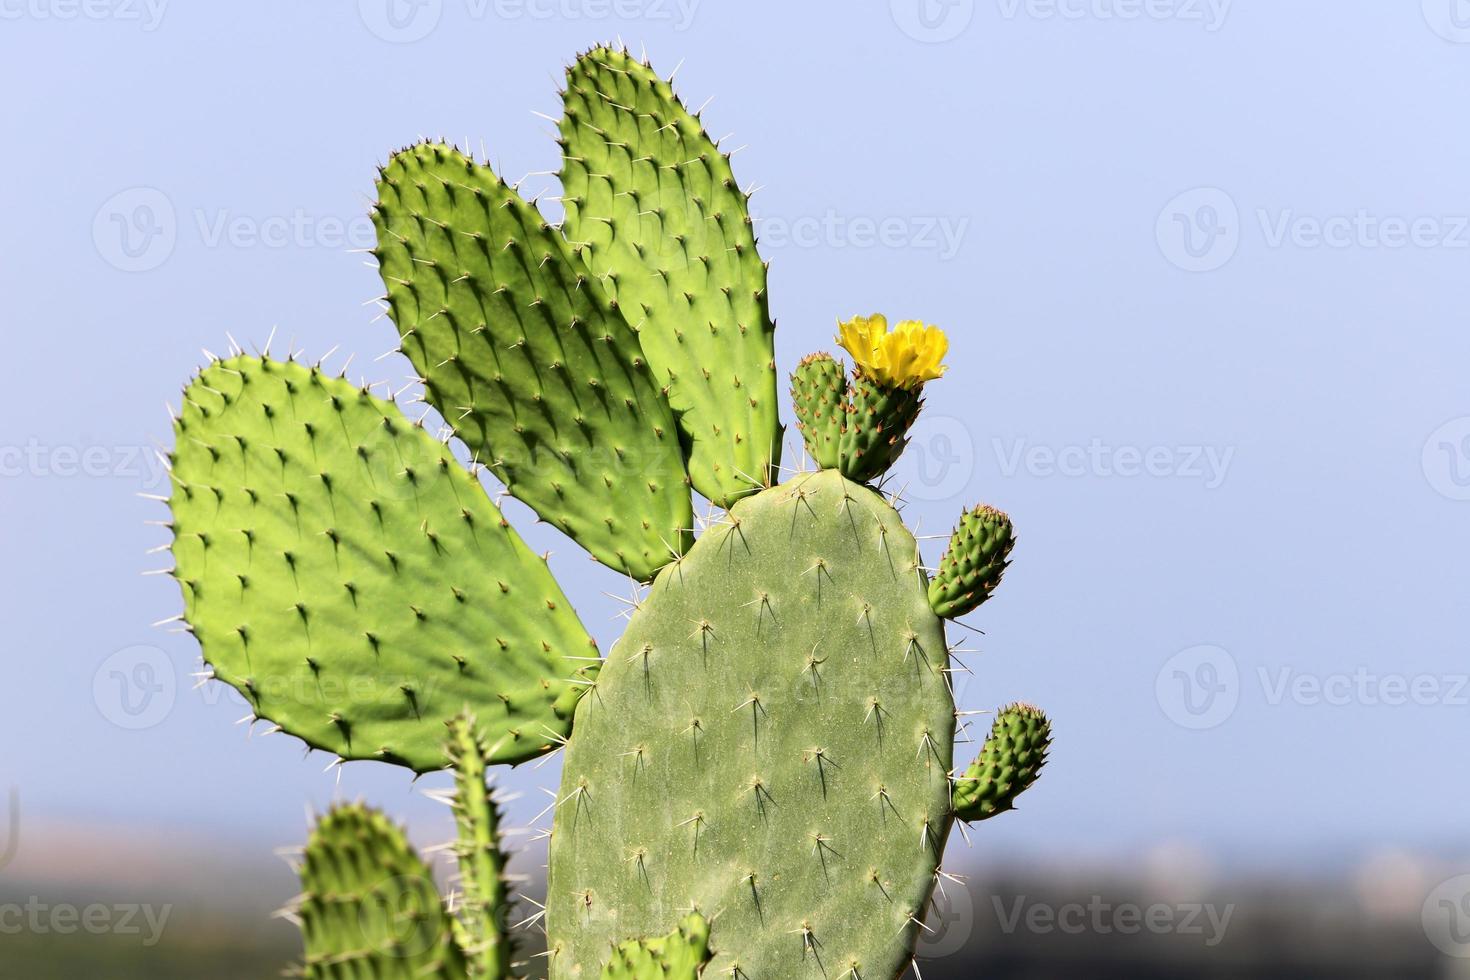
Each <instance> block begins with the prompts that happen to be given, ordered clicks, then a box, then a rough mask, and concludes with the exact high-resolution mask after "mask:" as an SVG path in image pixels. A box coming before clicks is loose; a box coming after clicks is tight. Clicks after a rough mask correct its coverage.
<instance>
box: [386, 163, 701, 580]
mask: <svg viewBox="0 0 1470 980" xmlns="http://www.w3.org/2000/svg"><path fill="white" fill-rule="evenodd" d="M373 220H374V223H375V224H376V226H377V229H378V247H377V248H376V249H375V250H374V253H373V254H374V255H375V256H376V257H377V259H378V261H379V263H380V267H381V272H382V276H383V282H384V284H385V285H386V286H387V302H388V304H389V309H390V310H391V312H392V314H393V322H394V323H396V324H397V325H398V332H399V337H400V345H401V349H402V350H403V352H404V353H406V354H407V355H408V357H409V359H410V360H411V361H412V362H413V365H414V367H415V368H416V369H417V370H418V371H419V373H420V375H421V376H422V377H423V379H424V381H423V383H424V391H425V394H426V396H427V398H428V400H429V401H430V403H431V404H433V406H434V407H435V408H437V409H438V410H439V412H440V414H442V415H443V416H444V418H445V419H446V420H448V421H449V422H450V424H452V425H453V426H454V427H455V432H456V434H457V435H459V437H460V438H461V439H463V440H464V442H465V444H466V445H467V446H469V447H470V449H471V450H472V451H474V452H475V453H476V454H477V455H478V458H479V459H480V460H482V461H483V462H484V463H485V464H486V465H487V466H489V468H490V469H491V470H492V471H493V472H494V473H495V475H496V476H498V477H499V478H500V479H501V480H503V481H504V482H505V485H506V488H507V489H508V490H510V492H511V493H513V494H514V495H515V496H517V497H519V498H520V499H521V500H523V501H525V502H526V503H527V504H529V505H530V506H531V507H532V508H534V509H535V511H536V513H538V514H540V515H541V517H542V518H543V519H544V520H546V521H549V522H550V523H552V524H554V525H555V526H556V527H558V528H559V529H561V530H562V531H565V532H566V533H567V534H569V535H571V536H572V537H573V538H576V539H577V541H578V542H579V543H580V544H581V545H582V546H583V547H584V548H586V549H587V550H588V551H590V552H591V553H592V555H593V556H594V557H596V558H598V559H599V560H601V561H603V562H605V563H606V564H608V565H610V566H612V567H613V568H616V569H618V570H619V571H626V572H627V573H628V574H629V575H632V576H634V577H636V578H640V579H644V578H648V577H649V576H650V575H651V574H652V573H653V571H654V570H656V569H657V568H658V567H659V566H661V565H663V564H664V563H665V562H667V561H669V560H670V558H672V557H674V556H676V555H677V554H679V553H680V552H682V551H683V549H684V545H685V543H686V542H685V537H686V536H687V535H688V531H687V530H686V529H687V528H689V527H690V525H691V524H692V517H691V510H690V502H689V490H688V487H687V484H686V480H687V477H686V476H685V472H684V461H683V458H682V457H681V455H680V452H679V446H678V438H677V434H676V432H675V428H674V416H673V412H672V410H671V408H670V406H669V404H668V401H667V400H666V399H665V398H664V397H663V396H662V394H661V393H660V392H659V389H658V386H657V385H655V383H654V379H653V376H652V375H651V374H650V373H649V371H648V368H647V366H646V365H645V363H644V361H643V357H644V355H643V354H642V352H641V351H640V350H639V338H638V337H637V336H636V335H635V334H634V333H633V331H632V330H631V329H629V327H628V325H627V324H626V323H624V322H623V319H622V317H620V316H619V315H618V314H617V312H616V311H614V310H613V309H612V308H611V306H610V303H609V300H608V298H607V297H606V296H605V295H604V293H603V290H602V287H601V286H600V285H599V283H598V282H597V280H596V279H595V278H594V277H592V276H590V275H588V274H587V272H586V270H585V268H584V267H583V266H582V265H581V263H580V262H579V261H578V260H577V259H576V258H575V257H574V256H573V255H572V253H571V248H570V246H569V245H568V244H567V243H566V242H565V241H564V240H563V239H562V238H561V236H560V235H559V234H557V232H556V231H555V230H554V229H552V228H551V227H550V226H549V225H547V223H546V219H545V218H543V217H542V216H541V214H540V213H539V212H538V211H537V210H536V209H535V208H534V207H533V206H531V205H530V204H528V203H526V202H525V201H523V200H522V199H521V197H520V195H518V194H517V193H516V192H515V191H514V190H512V189H511V188H509V187H507V186H506V185H505V184H504V183H503V182H502V181H501V180H500V179H499V178H498V177H497V176H496V175H495V174H494V173H493V172H491V170H490V168H488V167H482V166H480V165H478V164H476V163H475V162H473V161H472V160H470V159H468V158H466V157H465V156H464V155H463V154H461V153H459V152H458V151H457V150H455V149H454V148H453V147H449V146H445V145H443V144H431V143H424V144H419V145H417V146H412V147H409V148H408V149H406V150H403V151H401V152H400V153H398V154H396V155H394V157H393V159H392V161H391V162H390V163H389V164H388V166H387V167H386V168H384V169H383V171H382V172H381V175H380V177H379V180H378V204H377V206H376V207H375V208H374V209H373ZM627 515H637V516H638V517H639V518H641V520H637V521H635V520H633V519H632V518H631V517H629V516H627Z"/></svg>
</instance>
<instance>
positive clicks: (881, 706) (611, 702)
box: [547, 470, 955, 980]
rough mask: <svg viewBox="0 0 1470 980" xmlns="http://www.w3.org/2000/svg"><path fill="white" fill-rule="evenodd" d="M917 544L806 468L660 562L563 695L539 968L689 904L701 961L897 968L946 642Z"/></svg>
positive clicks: (931, 779)
mask: <svg viewBox="0 0 1470 980" xmlns="http://www.w3.org/2000/svg"><path fill="white" fill-rule="evenodd" d="M917 554H918V552H917V547H916V544H915V541H914V538H913V537H912V535H910V533H909V532H908V531H907V530H906V529H905V528H904V527H903V524H902V522H901V521H900V519H899V516H898V514H897V513H896V512H895V511H894V510H893V509H892V508H891V507H890V506H889V505H888V504H887V502H886V501H885V500H884V499H883V498H882V497H881V496H880V495H879V494H877V493H875V492H874V491H873V490H871V489H869V488H867V487H863V486H860V485H858V484H855V483H852V482H850V481H847V480H845V479H844V478H843V477H842V476H841V475H840V474H839V473H837V472H836V471H832V470H827V471H823V472H821V473H816V474H806V475H803V476H800V477H797V478H795V479H793V480H791V481H789V482H787V483H785V484H783V485H781V486H779V487H776V488H773V489H770V490H767V491H765V492H763V493H761V494H759V495H756V496H754V497H750V498H747V499H744V500H742V501H740V502H738V503H737V504H736V505H735V506H734V508H733V509H732V510H731V511H730V513H729V514H728V515H727V517H726V522H725V523H724V524H722V525H716V526H714V527H712V528H711V529H710V530H708V531H707V532H706V533H705V534H704V535H703V536H702V537H701V538H700V539H699V541H697V542H696V543H695V545H694V547H693V548H692V549H691V550H690V552H689V554H688V555H686V556H685V557H684V559H683V560H682V561H680V562H679V563H677V564H675V565H671V566H670V567H668V568H666V569H664V570H663V571H662V572H661V573H660V574H659V576H658V578H657V579H656V580H655V581H654V583H653V586H652V588H651V590H650V594H649V596H648V598H647V599H645V600H644V602H643V604H642V606H641V607H640V608H639V609H638V610H637V611H636V612H635V613H634V614H633V616H632V621H631V622H630V624H629V627H628V631H627V633H626V635H625V636H624V638H623V639H622V640H621V641H620V642H619V644H618V646H617V647H616V648H615V649H614V650H613V651H612V652H611V653H610V654H609V655H608V658H607V661H606V663H605V665H604V667H603V670H602V673H601V675H600V677H599V680H598V687H597V692H596V694H595V695H589V696H588V697H587V698H585V699H583V701H582V703H581V704H580V705H579V707H578V710H577V717H576V734H575V737H574V738H573V739H572V741H571V744H570V746H569V747H568V749H567V757H566V765H565V770H564V775H563V783H562V788H561V794H560V796H559V797H558V805H557V809H556V818H555V825H554V830H553V835H552V842H551V860H550V889H549V891H550V896H551V897H550V900H549V901H550V907H549V909H548V912H547V921H548V928H549V935H550V944H551V949H552V956H551V970H552V976H553V977H556V978H570V977H594V976H596V975H597V974H598V971H599V970H600V969H601V966H602V964H603V962H604V961H605V960H606V958H607V956H608V951H609V949H610V948H611V946H612V945H613V944H616V943H617V942H619V941H621V940H622V939H624V938H626V937H628V936H630V935H633V936H637V935H657V934H660V933H661V932H662V931H663V930H666V929H667V928H668V923H669V922H671V921H675V920H676V919H677V918H678V916H679V915H680V914H682V913H683V912H685V911H687V910H689V909H691V908H697V909H703V910H706V911H708V912H709V913H710V914H711V915H712V916H713V918H714V924H713V927H712V934H711V941H712V944H713V946H714V948H715V949H716V951H717V952H716V955H715V958H714V960H713V962H712V963H711V967H710V971H711V973H710V975H713V976H732V975H734V976H746V977H750V978H752V980H757V978H767V977H770V978H775V977H781V978H800V977H812V978H820V977H823V976H826V977H840V976H844V975H847V973H848V972H849V971H855V974H856V975H857V976H862V977H876V978H888V977H894V976H897V975H898V973H899V971H900V970H901V969H902V968H903V966H904V965H905V964H906V963H907V962H908V960H909V958H910V955H911V950H912V948H913V943H914V941H915V939H916V935H917V931H918V928H919V926H918V919H919V918H920V917H922V914H923V909H924V905H925V902H926V900H927V898H928V896H929V895H930V893H931V889H932V888H933V885H934V876H935V871H936V866H937V862H938V856H939V854H940V852H941V851H942V848H943V844H944V840H945V838H946V836H947V834H948V830H949V827H950V822H951V816H950V784H949V772H950V769H951V752H952V744H953V742H952V740H953V736H954V731H955V715H954V703H953V700H952V698H951V695H950V693H949V689H948V686H947V684H946V676H945V673H944V672H945V670H946V669H947V666H948V651H947V648H946V646H945V639H944V632H943V624H942V622H941V620H940V619H939V618H938V617H936V616H935V615H934V613H933V611H932V610H931V609H930V606H929V601H928V599H927V597H926V595H925V589H924V581H923V576H922V574H921V573H920V571H919V569H918V562H917ZM737 967H738V968H739V973H734V972H733V971H735V969H736V968H737Z"/></svg>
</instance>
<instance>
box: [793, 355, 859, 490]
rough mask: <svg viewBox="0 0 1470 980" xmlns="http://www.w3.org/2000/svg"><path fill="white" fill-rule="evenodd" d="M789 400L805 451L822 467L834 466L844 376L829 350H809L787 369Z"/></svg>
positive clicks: (843, 407) (839, 436)
mask: <svg viewBox="0 0 1470 980" xmlns="http://www.w3.org/2000/svg"><path fill="white" fill-rule="evenodd" d="M791 402H792V406H793V407H794V408H795V410H796V425H797V428H798V429H800V430H801V437H802V440H803V441H804V442H805V443H806V451H807V452H808V453H810V454H811V457H812V459H813V460H815V461H816V464H817V465H818V466H820V467H821V468H822V469H826V470H831V469H836V468H837V466H838V464H839V463H840V462H841V458H842V453H841V450H842V441H841V440H842V425H843V422H845V421H846V414H847V412H846V407H847V377H846V375H845V374H844V373H843V370H842V363H841V362H840V361H836V360H833V359H832V355H831V354H820V353H819V354H809V355H807V356H806V357H804V358H802V359H801V363H800V364H798V365H797V366H796V370H795V371H793V372H792V373H791Z"/></svg>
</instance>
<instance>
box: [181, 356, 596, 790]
mask: <svg viewBox="0 0 1470 980" xmlns="http://www.w3.org/2000/svg"><path fill="white" fill-rule="evenodd" d="M175 437H176V444H175V448H174V453H173V480H174V486H173V495H172V497H171V498H170V500H169V506H170V507H171V509H172V511H173V532H174V544H173V553H174V559H175V570H174V576H175V577H176V578H177V579H178V581H179V583H180V585H181V587H182V589H183V593H184V603H185V617H186V618H187V620H188V623H189V625H190V628H191V629H192V630H193V633H194V635H195V636H196V637H197V638H198V640H199V642H200V644H201V646H202V647H203V651H204V657H205V660H206V661H207V662H208V663H209V664H210V666H211V667H212V668H213V670H214V674H215V676H216V677H218V678H219V679H221V680H223V681H225V682H227V683H229V684H230V685H232V686H233V687H235V688H236V689H238V690H239V691H240V692H241V693H242V694H243V695H244V696H245V697H246V698H247V699H248V700H249V702H250V703H251V705H252V706H253V707H254V708H255V711H256V713H257V714H258V715H259V716H260V717H262V718H267V719H269V720H270V721H273V722H275V724H277V725H279V726H280V727H281V728H282V729H284V730H285V731H287V732H289V733H291V734H292V735H295V736H297V737H298V738H301V739H303V740H304V741H306V742H307V743H308V744H309V745H312V746H314V747H316V748H321V749H326V750H327V751H330V752H335V753H337V754H338V755H340V756H342V757H343V758H346V759H381V760H384V761H389V762H397V763H401V764H403V765H406V766H409V767H411V768H413V769H415V770H417V771H420V772H427V771H429V770H434V769H440V768H443V766H444V761H445V760H444V723H445V722H447V721H448V720H449V719H450V718H452V717H454V716H455V715H456V714H457V713H459V712H460V711H461V710H462V709H464V708H465V707H467V706H468V707H470V708H473V709H475V710H476V711H477V713H478V716H479V720H480V724H481V731H482V734H483V735H484V736H485V737H486V738H487V740H488V742H489V744H490V756H491V759H492V761H495V762H516V761H522V760H525V759H528V758H531V757H534V756H536V755H538V754H540V753H541V752H543V751H545V750H546V749H547V748H548V747H549V746H550V745H552V744H554V742H555V741H556V740H557V739H559V738H561V737H564V736H565V734H566V732H567V731H568V729H569V728H570V724H571V715H572V709H573V708H574V707H575V705H576V701H577V698H578V697H579V694H580V692H582V691H583V690H585V689H586V688H585V685H586V683H587V682H586V681H585V680H583V679H582V675H586V674H590V673H591V672H592V669H593V668H594V667H595V664H594V663H593V662H592V661H590V660H589V659H588V658H590V657H595V655H596V650H595V648H594V647H593V645H592V640H591V639H590V638H589V637H588V635H587V632H586V631H585V630H584V629H583V628H582V625H581V623H580V622H578V620H577V616H576V614H575V613H574V612H573V611H572V608H571V606H570V604H569V603H568V602H567V600H566V597H565V596H564V595H563V594H562V592H561V589H560V588H559V587H558V586H557V584H556V582H555V580H554V579H553V578H552V577H551V573H550V571H549V570H548V569H547V568H546V564H545V562H544V561H542V559H540V558H538V557H537V556H535V555H533V554H532V553H531V552H530V551H529V550H528V549H527V548H526V546H525V544H523V543H522V541H521V539H520V537H519V536H518V535H516V533H515V532H514V531H513V530H512V529H511V528H510V526H509V525H508V524H506V523H505V521H504V519H503V518H502V517H501V515H500V512H499V511H498V510H496V508H495V506H494V504H492V503H491V502H490V499H489V498H488V497H487V496H486V495H485V491H484V489H483V488H482V487H481V486H480V484H479V482H478V481H477V480H476V479H475V478H474V477H473V476H472V475H470V474H469V473H468V472H466V471H465V469H464V468H463V467H461V466H460V465H459V463H458V462H457V461H456V460H455V459H454V457H453V456H452V454H451V453H450V451H449V449H448V447H446V446H445V445H443V444H442V443H440V442H439V441H438V440H436V439H434V438H433V437H431V436H430V435H429V434H428V433H426V432H424V431H423V430H422V429H420V428H418V427H417V426H415V425H414V424H413V423H411V422H409V421H408V420H407V419H405V418H404V417H403V415H402V413H400V412H399V411H398V409H397V408H396V407H394V406H393V404H392V403H390V402H385V401H382V400H380V399H378V398H375V397H373V396H371V395H369V394H368V393H367V392H366V391H364V390H362V389H360V388H357V387H355V386H353V385H351V384H349V383H348V382H346V381H343V380H341V379H337V378H331V377H328V376H326V375H324V374H323V373H322V372H321V371H319V370H317V369H315V368H309V367H305V366H303V365H301V364H297V363H294V362H291V363H282V362H279V361H270V360H262V359H260V358H254V357H243V356H242V357H236V358H233V359H231V360H228V361H218V362H214V363H212V364H210V365H209V366H208V367H206V368H204V370H203V371H202V372H201V373H200V374H199V376H198V377H197V378H196V379H195V380H194V382H193V383H192V384H191V385H190V386H189V387H188V389H187V390H186V391H185V394H184V406H183V411H182V412H181V414H180V417H179V419H178V421H177V422H176V424H175Z"/></svg>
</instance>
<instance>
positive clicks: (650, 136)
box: [560, 47, 781, 507]
mask: <svg viewBox="0 0 1470 980" xmlns="http://www.w3.org/2000/svg"><path fill="white" fill-rule="evenodd" d="M563 94H564V99H563V102H564V105H563V115H562V119H561V139H560V142H561V146H562V151H563V156H562V161H563V162H562V169H561V175H560V176H561V183H562V192H563V193H562V199H563V202H564V204H565V206H566V222H565V224H564V226H563V229H564V231H565V232H566V234H567V237H568V238H569V239H570V240H571V241H572V242H573V244H574V245H575V246H576V247H577V248H579V249H580V254H581V255H582V257H583V259H584V260H585V261H586V263H587V266H588V268H590V269H591V270H592V272H593V274H595V275H596V276H598V277H599V278H600V279H601V280H602V281H603V282H604V284H605V285H606V288H607V290H608V293H609V295H611V296H613V297H614V298H615V299H616V300H617V304H618V308H619V309H620V310H621V311H622V314H623V316H624V317H625V318H626V319H627V321H628V323H629V324H631V325H632V327H633V329H635V330H637V331H638V337H639V340H640V341H641V342H642V345H643V350H644V353H645V354H646V355H647V356H648V362H649V364H650V365H652V367H653V370H654V377H656V378H657V379H658V381H659V383H660V384H664V385H666V386H667V387H668V392H669V399H670V401H671V402H672V404H673V406H674V409H675V411H676V412H678V413H679V415H680V418H679V422H680V425H681V426H682V427H683V430H684V432H685V434H686V435H687V437H688V438H689V440H690V443H691V448H690V457H689V474H690V477H691V479H692V480H693V482H694V488H695V489H696V490H698V491H699V492H700V493H702V494H704V496H706V497H708V498H709V499H710V500H712V501H714V502H715V503H717V504H719V505H720V506H723V507H728V506H729V505H730V504H731V503H732V502H733V501H734V500H735V499H737V498H739V497H741V496H744V495H746V494H749V493H751V492H753V491H755V490H757V489H760V488H761V487H762V486H767V485H769V483H770V480H771V473H772V471H773V470H774V468H775V466H776V464H777V463H779V462H780V452H781V426H780V419H779V417H778V407H777V401H776V363H775V353H774V334H775V327H774V324H772V322H771V318H770V312H769V309H768V303H767V296H766V267H765V265H764V264H763V263H762V262H761V259H760V256H759V255H758V254H757V253H756V242H755V234H754V230H753V226H752V224H751V219H750V214H749V210H748V207H747V203H746V195H745V194H744V193H742V192H741V190H740V188H739V186H738V185H737V184H736V183H735V176H734V174H733V172H732V171H731V169H730V157H729V155H728V154H726V153H723V152H721V151H720V149H719V148H718V147H717V146H716V145H715V144H714V143H713V142H712V141H711V140H710V138H709V136H708V134H706V133H705V131H704V129H703V127H702V126H701V124H700V121H699V119H698V118H697V117H696V116H693V115H691V114H690V113H689V112H688V111H687V110H686V109H685V108H684V106H683V104H682V103H681V102H680V101H679V99H678V98H677V97H676V96H675V95H674V92H673V90H672V89H671V88H670V87H669V84H668V83H667V82H666V81H664V80H663V79H661V78H659V77H658V76H657V75H656V74H655V73H654V72H653V70H652V69H651V68H650V67H649V66H648V65H647V64H644V63H642V62H640V61H638V60H637V59H636V58H633V57H631V56H630V55H629V54H628V53H627V52H626V51H623V50H614V49H612V48H608V47H598V48H594V49H592V50H590V51H588V52H587V53H586V54H584V55H582V56H581V57H580V58H578V59H577V61H576V63H575V64H573V65H572V66H571V67H569V68H568V69H567V79H566V90H565V92H564V93H563Z"/></svg>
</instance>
